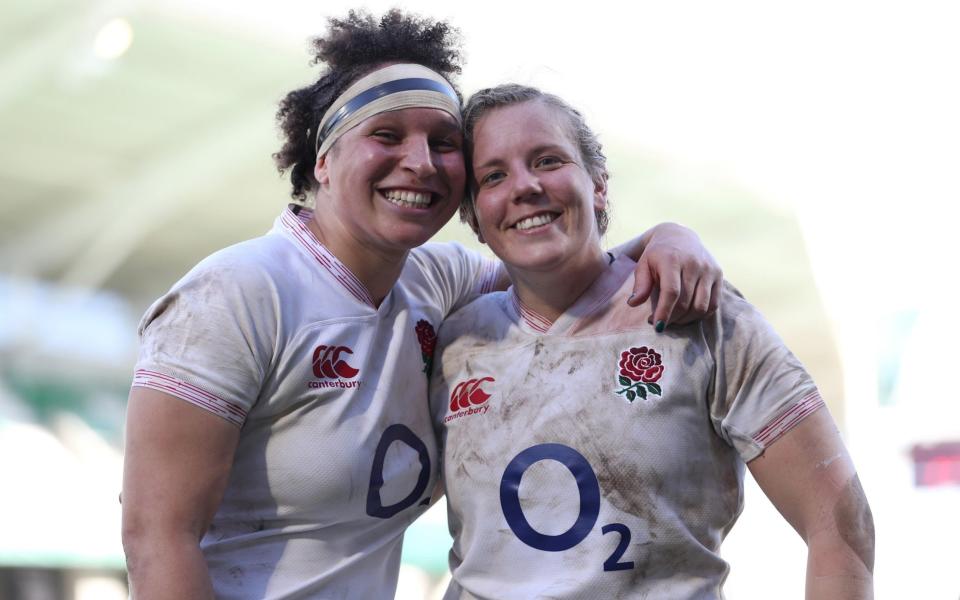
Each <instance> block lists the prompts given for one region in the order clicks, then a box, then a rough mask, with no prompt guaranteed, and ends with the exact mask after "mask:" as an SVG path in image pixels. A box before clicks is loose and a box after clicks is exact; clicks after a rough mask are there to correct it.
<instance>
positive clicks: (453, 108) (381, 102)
mask: <svg viewBox="0 0 960 600" xmlns="http://www.w3.org/2000/svg"><path fill="white" fill-rule="evenodd" d="M403 108H438V109H440V110H442V111H446V112H448V113H450V115H452V116H453V118H455V119H456V120H457V123H460V122H461V121H460V100H459V99H458V98H457V94H456V92H454V91H453V88H452V87H450V84H449V83H448V82H447V80H446V79H444V78H443V77H442V76H441V75H440V74H439V73H437V72H435V71H433V70H431V69H428V68H427V67H424V66H423V65H417V64H397V65H390V66H388V67H384V68H382V69H377V70H376V71H374V72H373V73H369V74H367V75H365V76H363V77H361V78H360V79H358V80H357V81H356V82H354V83H353V85H351V86H350V87H348V88H347V89H346V91H344V92H343V93H342V94H340V96H339V97H338V98H337V99H336V101H334V103H333V104H332V105H331V106H330V108H328V109H327V112H325V113H324V114H323V118H322V119H320V124H319V125H317V135H316V142H315V147H316V149H317V156H321V155H323V154H326V152H327V150H329V149H330V147H331V146H333V143H334V142H335V141H337V139H338V138H339V137H340V136H341V135H343V134H344V133H346V132H347V131H349V130H350V129H352V128H354V127H356V126H357V125H359V124H360V123H361V122H362V121H364V120H366V119H368V118H370V117H372V116H373V115H376V114H379V113H382V112H387V111H391V110H400V109H403Z"/></svg>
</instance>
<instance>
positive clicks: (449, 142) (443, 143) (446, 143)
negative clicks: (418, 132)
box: [430, 138, 460, 152]
mask: <svg viewBox="0 0 960 600" xmlns="http://www.w3.org/2000/svg"><path fill="white" fill-rule="evenodd" d="M430 145H431V146H433V147H434V148H435V149H436V150H437V151H439V152H454V151H457V150H460V142H459V141H458V140H455V139H453V138H443V139H439V140H434V141H433V142H431V143H430Z"/></svg>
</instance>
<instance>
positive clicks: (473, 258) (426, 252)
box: [409, 242, 502, 316]
mask: <svg viewBox="0 0 960 600" xmlns="http://www.w3.org/2000/svg"><path fill="white" fill-rule="evenodd" d="M409 260H410V261H412V262H413V263H414V264H415V265H416V267H417V268H418V269H419V271H420V273H421V275H422V279H423V285H425V286H427V287H428V288H430V291H431V292H432V295H434V296H435V297H437V298H438V300H439V302H440V306H441V308H442V309H443V314H444V316H446V315H449V314H450V313H451V312H453V311H454V310H456V309H457V308H460V307H461V306H465V305H466V304H468V303H470V301H472V300H474V299H476V298H477V297H478V296H480V295H481V294H486V293H489V292H492V291H495V286H496V283H497V277H498V276H499V274H500V269H501V268H502V267H501V266H500V262H499V261H495V260H491V259H488V258H484V257H483V256H481V255H480V254H478V253H477V252H473V251H472V250H468V249H467V248H465V247H464V246H463V245H461V244H458V243H456V242H441V243H436V242H434V243H428V244H424V245H423V246H420V247H419V248H417V249H416V250H414V251H413V252H411V253H410V258H409Z"/></svg>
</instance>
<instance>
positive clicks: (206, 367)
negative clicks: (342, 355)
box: [133, 255, 279, 426]
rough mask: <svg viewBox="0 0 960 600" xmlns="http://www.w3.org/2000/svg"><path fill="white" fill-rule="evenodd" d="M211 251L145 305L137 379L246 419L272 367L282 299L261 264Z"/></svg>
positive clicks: (236, 419)
mask: <svg viewBox="0 0 960 600" xmlns="http://www.w3.org/2000/svg"><path fill="white" fill-rule="evenodd" d="M214 256H216V255H214ZM211 259H213V257H211V258H208V259H207V260H206V261H204V262H202V263H200V265H198V266H197V267H196V268H194V269H193V270H192V271H191V272H190V273H188V274H187V275H186V276H185V277H184V278H183V279H182V280H181V281H179V282H178V283H177V284H175V285H174V287H173V288H172V289H171V290H170V291H169V292H168V293H167V294H166V295H164V296H163V297H161V298H160V299H159V300H157V301H156V302H154V303H153V305H152V306H150V308H149V309H147V312H146V314H145V315H144V316H143V319H142V320H141V321H140V326H139V335H140V354H139V358H138V360H137V365H136V371H135V373H134V380H133V385H134V386H139V387H146V388H151V389H155V390H158V391H161V392H166V393H168V394H170V395H172V396H176V397H177V398H180V399H182V400H185V401H186V402H189V403H191V404H194V405H196V406H199V407H200V408H203V409H205V410H207V411H210V412H212V413H213V414H216V415H218V416H220V417H222V418H224V419H226V420H227V421H230V422H231V423H233V424H235V425H237V426H242V425H243V423H244V421H245V420H246V417H247V413H248V411H249V410H250V409H251V407H252V406H253V404H254V403H255V402H256V400H257V397H258V395H259V390H260V388H261V384H262V382H263V380H264V378H265V375H266V373H267V370H268V369H269V368H270V364H271V361H272V355H273V350H274V346H275V344H274V340H276V339H277V327H278V305H279V303H278V301H277V295H276V293H275V288H274V286H272V285H271V283H272V282H271V281H270V278H269V277H268V276H266V273H264V272H263V271H262V270H260V269H258V268H257V267H256V266H250V265H241V264H233V263H231V262H230V261H224V260H216V259H213V260H211Z"/></svg>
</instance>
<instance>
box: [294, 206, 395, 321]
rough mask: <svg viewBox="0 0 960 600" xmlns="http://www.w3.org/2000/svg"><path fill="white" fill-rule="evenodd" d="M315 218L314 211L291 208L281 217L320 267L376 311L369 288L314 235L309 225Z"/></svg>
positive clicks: (297, 240) (296, 240)
mask: <svg viewBox="0 0 960 600" xmlns="http://www.w3.org/2000/svg"><path fill="white" fill-rule="evenodd" d="M312 218H313V211H312V210H310V209H307V208H301V209H300V212H299V213H297V214H294V212H293V211H292V210H290V208H287V209H286V210H284V211H283V214H281V215H280V225H281V226H282V227H283V229H284V230H285V231H286V232H287V233H288V234H289V235H290V236H291V237H292V238H293V239H294V241H295V242H296V243H297V244H299V245H300V246H301V247H302V248H303V249H304V250H306V251H307V253H308V254H310V255H311V256H313V258H315V259H316V261H317V262H318V263H319V264H320V266H321V267H322V268H323V269H325V270H326V271H327V272H328V273H329V274H330V276H331V277H332V278H333V279H334V281H336V282H337V283H339V284H340V286H342V287H343V289H344V290H346V291H347V292H348V293H349V294H350V295H351V296H353V297H354V298H356V299H357V300H359V301H360V302H362V303H364V304H367V305H369V306H370V307H373V308H374V309H376V305H375V304H374V302H373V298H372V297H371V296H370V292H369V291H367V287H366V286H365V285H363V283H362V282H361V281H360V280H359V279H357V277H356V275H354V274H353V273H352V272H351V271H350V269H348V268H347V266H346V265H344V264H343V263H342V262H340V259H338V258H337V257H336V256H334V255H333V253H332V252H330V251H329V250H327V247H326V246H324V245H323V244H322V243H321V242H320V240H318V239H317V236H315V235H313V232H312V231H310V228H309V227H307V223H309V222H310V219H312Z"/></svg>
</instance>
